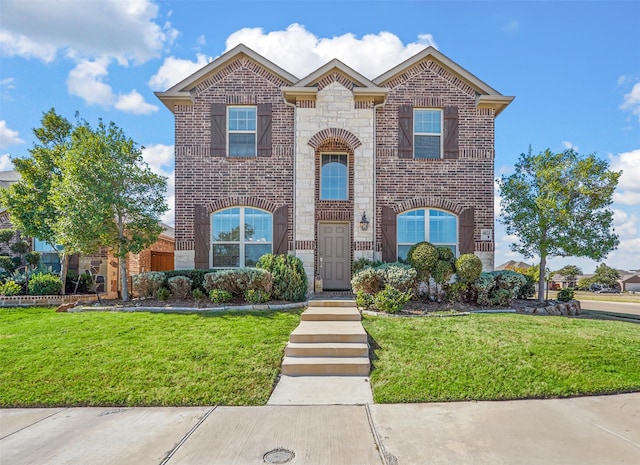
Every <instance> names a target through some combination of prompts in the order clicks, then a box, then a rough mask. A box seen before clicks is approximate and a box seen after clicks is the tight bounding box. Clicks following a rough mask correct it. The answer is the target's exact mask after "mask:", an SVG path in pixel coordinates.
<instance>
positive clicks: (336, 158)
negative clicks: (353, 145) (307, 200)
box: [320, 153, 349, 200]
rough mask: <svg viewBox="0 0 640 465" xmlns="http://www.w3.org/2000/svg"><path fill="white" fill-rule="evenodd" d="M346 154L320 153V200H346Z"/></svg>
mask: <svg viewBox="0 0 640 465" xmlns="http://www.w3.org/2000/svg"><path fill="white" fill-rule="evenodd" d="M348 199H349V194H348V161H347V155H342V154H328V153H323V154H322V167H321V170H320V200H348Z"/></svg>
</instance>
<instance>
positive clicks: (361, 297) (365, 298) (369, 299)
mask: <svg viewBox="0 0 640 465" xmlns="http://www.w3.org/2000/svg"><path fill="white" fill-rule="evenodd" d="M373 301H374V297H373V296H372V295H371V294H367V293H366V292H364V291H358V292H356V305H357V306H358V307H360V308H364V309H365V310H368V309H370V308H371V307H373V303H374V302H373Z"/></svg>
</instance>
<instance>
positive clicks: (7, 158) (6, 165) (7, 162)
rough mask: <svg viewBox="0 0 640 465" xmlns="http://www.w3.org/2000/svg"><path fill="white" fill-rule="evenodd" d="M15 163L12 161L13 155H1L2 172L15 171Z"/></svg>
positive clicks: (0, 166) (0, 165)
mask: <svg viewBox="0 0 640 465" xmlns="http://www.w3.org/2000/svg"><path fill="white" fill-rule="evenodd" d="M13 169H14V167H13V162H12V161H11V155H9V154H8V153H4V154H2V155H0V171H11V170H13Z"/></svg>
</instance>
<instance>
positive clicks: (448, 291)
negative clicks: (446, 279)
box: [445, 281, 474, 302]
mask: <svg viewBox="0 0 640 465" xmlns="http://www.w3.org/2000/svg"><path fill="white" fill-rule="evenodd" d="M471 290H472V284H470V283H464V282H460V281H459V282H456V283H452V284H450V285H448V286H446V287H445V298H446V299H447V301H449V302H470V301H473V300H474V299H473V292H471Z"/></svg>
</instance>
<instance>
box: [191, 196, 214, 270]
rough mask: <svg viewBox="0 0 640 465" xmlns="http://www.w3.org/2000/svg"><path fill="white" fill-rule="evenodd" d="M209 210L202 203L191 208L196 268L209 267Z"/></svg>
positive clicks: (204, 268)
mask: <svg viewBox="0 0 640 465" xmlns="http://www.w3.org/2000/svg"><path fill="white" fill-rule="evenodd" d="M210 228H211V226H210V222H209V212H208V211H207V208H206V207H205V206H204V205H194V208H193V234H194V239H195V247H194V248H195V260H194V261H195V263H194V266H195V268H196V269H197V270H206V269H208V268H209V241H210V236H211V233H210Z"/></svg>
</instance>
